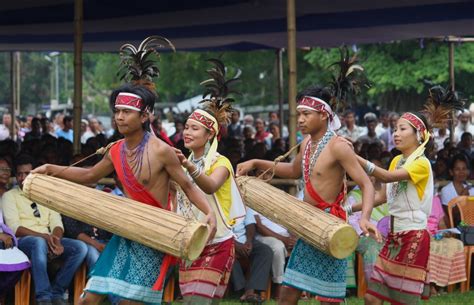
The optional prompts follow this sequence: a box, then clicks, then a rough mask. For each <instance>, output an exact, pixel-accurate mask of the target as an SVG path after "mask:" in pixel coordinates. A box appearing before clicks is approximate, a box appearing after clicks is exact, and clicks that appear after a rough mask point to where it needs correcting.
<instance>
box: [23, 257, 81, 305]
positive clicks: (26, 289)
mask: <svg viewBox="0 0 474 305" xmlns="http://www.w3.org/2000/svg"><path fill="white" fill-rule="evenodd" d="M86 277H87V268H86V264H85V263H83V264H82V265H81V267H79V269H77V271H76V273H75V274H74V279H73V285H74V304H78V302H79V298H80V296H81V294H82V291H83V290H84V287H85V286H86ZM31 282H32V280H31V271H30V269H26V270H24V271H23V273H22V274H21V278H20V280H19V281H18V283H16V285H15V305H30V303H33V304H35V303H36V302H35V298H34V297H33V300H31V302H30V297H31ZM33 294H34V292H33Z"/></svg>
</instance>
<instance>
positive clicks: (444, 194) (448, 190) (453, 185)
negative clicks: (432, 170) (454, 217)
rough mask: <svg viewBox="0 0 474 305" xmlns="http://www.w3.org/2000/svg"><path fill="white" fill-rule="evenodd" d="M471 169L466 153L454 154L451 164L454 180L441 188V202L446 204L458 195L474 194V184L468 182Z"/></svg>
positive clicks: (451, 173)
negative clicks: (473, 185) (473, 186)
mask: <svg viewBox="0 0 474 305" xmlns="http://www.w3.org/2000/svg"><path fill="white" fill-rule="evenodd" d="M469 170H470V169H469V162H468V160H467V158H466V156H465V155H463V154H458V155H456V156H454V158H453V159H452V160H451V163H450V165H449V174H450V175H451V177H452V181H451V182H450V183H449V184H447V185H446V186H444V187H443V188H442V189H441V203H442V204H443V205H444V206H447V205H448V203H449V201H451V199H453V198H455V197H457V196H474V189H473V188H472V185H470V184H469V183H467V177H469Z"/></svg>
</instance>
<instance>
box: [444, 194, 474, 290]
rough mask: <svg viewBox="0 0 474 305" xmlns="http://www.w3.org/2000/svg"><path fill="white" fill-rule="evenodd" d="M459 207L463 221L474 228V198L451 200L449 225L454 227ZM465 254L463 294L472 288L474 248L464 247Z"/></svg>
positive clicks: (449, 204) (459, 197) (466, 197)
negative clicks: (455, 210) (473, 255)
mask: <svg viewBox="0 0 474 305" xmlns="http://www.w3.org/2000/svg"><path fill="white" fill-rule="evenodd" d="M454 207H458V209H459V214H460V216H461V221H463V222H464V223H465V224H467V225H469V226H474V197H470V196H458V197H456V198H453V199H451V201H450V202H449V203H448V216H449V225H450V226H451V227H454V221H453V209H454ZM464 254H465V255H466V277H467V281H466V282H463V283H461V292H466V291H469V288H470V287H471V263H472V254H474V245H473V246H464Z"/></svg>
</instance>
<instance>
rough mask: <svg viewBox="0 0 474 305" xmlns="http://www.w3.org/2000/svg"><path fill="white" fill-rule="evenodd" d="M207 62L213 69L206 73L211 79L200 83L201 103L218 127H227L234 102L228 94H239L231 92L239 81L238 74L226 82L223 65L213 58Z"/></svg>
mask: <svg viewBox="0 0 474 305" xmlns="http://www.w3.org/2000/svg"><path fill="white" fill-rule="evenodd" d="M207 61H208V62H210V63H212V64H213V65H214V67H212V68H211V69H209V70H207V71H206V72H207V74H209V76H210V77H211V78H210V79H207V80H205V81H203V82H201V85H202V86H204V88H205V90H204V94H203V95H202V98H203V100H202V101H201V103H204V108H205V109H206V110H207V111H209V112H211V113H212V114H213V115H214V117H215V118H216V119H217V122H218V123H219V125H227V124H228V123H229V121H230V114H231V112H232V103H233V102H234V99H233V98H232V97H229V94H240V93H239V92H237V91H235V90H233V86H234V85H235V84H236V83H237V82H239V81H240V78H239V74H240V72H239V73H237V75H236V76H235V77H234V78H231V79H228V80H226V68H225V65H224V63H223V62H222V61H220V60H219V59H215V58H211V59H208V60H207Z"/></svg>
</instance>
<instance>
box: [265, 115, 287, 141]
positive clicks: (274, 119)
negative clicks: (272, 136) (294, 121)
mask: <svg viewBox="0 0 474 305" xmlns="http://www.w3.org/2000/svg"><path fill="white" fill-rule="evenodd" d="M268 122H269V123H270V124H271V123H274V124H277V126H278V127H280V114H278V112H276V111H270V112H269V113H268ZM269 131H270V130H269ZM270 132H271V131H270ZM280 133H281V136H282V137H283V138H285V139H286V138H288V135H289V132H288V126H286V125H285V124H282V129H281V130H280Z"/></svg>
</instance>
